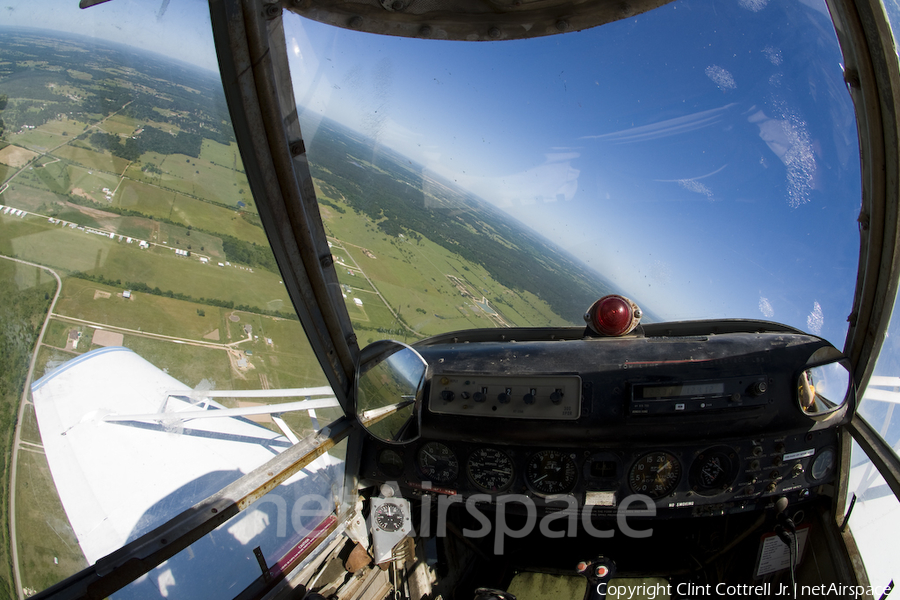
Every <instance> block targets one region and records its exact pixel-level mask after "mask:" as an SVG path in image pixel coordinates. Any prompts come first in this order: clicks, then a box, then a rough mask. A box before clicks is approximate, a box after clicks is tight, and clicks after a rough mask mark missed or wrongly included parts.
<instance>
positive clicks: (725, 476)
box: [361, 321, 854, 517]
mask: <svg viewBox="0 0 900 600" xmlns="http://www.w3.org/2000/svg"><path fill="white" fill-rule="evenodd" d="M493 331H494V332H495V333H493V334H490V333H485V334H476V335H474V336H473V335H467V337H462V336H452V335H449V336H442V337H441V338H436V339H432V340H429V341H427V342H425V343H422V344H418V345H416V346H415V348H416V350H418V351H419V353H420V354H421V355H422V357H423V358H424V359H425V360H426V362H427V363H428V372H427V378H426V383H425V386H424V389H423V391H422V393H421V394H420V398H419V399H418V400H417V406H416V417H415V418H416V419H417V423H416V426H417V427H418V431H417V433H418V436H417V437H416V439H415V441H411V442H408V443H404V444H387V443H384V442H381V441H378V440H374V439H369V440H367V442H366V444H367V446H366V449H365V452H364V453H363V456H364V458H363V465H362V471H361V474H362V476H363V478H364V479H367V480H370V481H374V482H397V484H398V485H399V486H400V487H401V488H402V489H403V490H404V493H405V494H409V495H417V494H423V493H432V494H446V495H459V496H460V497H461V498H467V497H469V496H472V495H475V494H480V495H481V496H480V497H479V499H480V500H484V499H488V501H491V500H495V499H496V498H497V497H498V496H499V495H502V494H523V495H526V496H528V497H529V498H531V499H532V500H533V501H534V502H535V504H536V505H537V506H539V507H546V508H549V509H553V508H555V507H559V506H560V503H559V500H556V501H553V499H552V497H553V496H556V495H565V496H568V497H569V498H573V499H574V501H575V502H576V503H577V504H578V505H579V507H587V506H591V507H593V514H595V515H601V516H602V515H603V514H604V513H609V514H610V515H613V514H614V513H615V510H616V507H617V506H618V505H619V504H620V503H621V502H622V501H623V500H624V499H625V498H627V497H628V496H630V495H632V494H642V495H644V496H648V497H649V498H650V499H651V500H652V502H653V503H655V505H656V513H657V515H658V516H661V517H667V516H668V517H675V516H696V515H706V514H728V513H735V512H744V511H749V510H754V509H756V508H758V507H760V506H761V505H764V504H771V502H772V500H773V497H781V496H786V497H788V498H789V500H790V501H792V502H801V501H804V500H807V499H811V498H813V497H815V496H816V495H817V493H818V491H819V490H820V487H821V486H823V485H825V484H828V483H831V482H832V481H833V479H834V473H835V470H836V464H837V461H838V429H837V428H838V425H840V424H841V423H843V422H845V421H846V419H848V418H849V416H850V415H851V413H852V410H853V408H854V402H853V394H852V390H848V393H847V394H846V396H845V397H844V398H837V399H836V400H837V401H836V402H830V401H829V400H826V399H825V398H819V399H818V403H819V405H818V407H806V408H804V406H803V405H802V403H801V399H800V398H799V397H798V396H800V395H801V390H799V383H798V382H801V381H804V379H803V378H804V377H805V376H806V373H807V370H808V369H810V368H811V367H812V366H815V365H816V364H819V363H824V362H827V361H835V360H837V359H838V358H840V355H839V354H838V353H837V351H836V350H835V349H834V348H833V347H831V346H830V344H828V342H826V341H824V340H822V339H821V338H818V337H815V336H810V335H807V334H804V333H802V332H799V331H796V330H793V329H788V328H785V327H783V326H776V325H774V324H771V323H764V322H755V321H741V322H694V323H690V324H674V325H673V324H661V325H654V326H645V327H643V328H642V329H641V330H639V331H638V332H637V333H636V334H635V335H630V336H626V337H620V338H600V337H591V336H589V335H585V334H584V332H583V330H577V332H576V330H569V329H564V330H526V329H522V330H505V331H504V332H503V333H502V334H497V333H496V330H493ZM501 335H502V338H501V337H500V336H501Z"/></svg>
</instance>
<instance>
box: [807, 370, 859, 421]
mask: <svg viewBox="0 0 900 600" xmlns="http://www.w3.org/2000/svg"><path fill="white" fill-rule="evenodd" d="M797 393H798V400H799V402H800V408H801V409H803V412H805V413H806V414H808V415H810V416H812V417H817V416H820V415H826V414H830V413H832V412H834V411H836V410H838V409H839V408H841V407H842V406H844V404H845V403H846V402H847V398H848V397H849V395H850V370H849V369H848V368H847V366H846V365H845V364H844V362H843V361H842V362H833V363H829V364H825V365H818V366H815V367H810V368H808V369H806V370H805V371H803V373H801V374H800V380H799V381H798V382H797Z"/></svg>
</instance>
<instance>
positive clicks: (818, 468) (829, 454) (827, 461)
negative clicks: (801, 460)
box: [809, 448, 835, 481]
mask: <svg viewBox="0 0 900 600" xmlns="http://www.w3.org/2000/svg"><path fill="white" fill-rule="evenodd" d="M834 458H835V453H834V449H833V448H825V449H824V450H822V451H821V452H819V454H818V456H816V458H815V460H813V463H812V467H810V469H809V475H810V477H812V479H813V481H820V480H822V479H825V478H826V477H827V476H828V475H829V474H831V468H832V467H833V466H834Z"/></svg>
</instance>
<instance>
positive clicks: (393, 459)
mask: <svg viewBox="0 0 900 600" xmlns="http://www.w3.org/2000/svg"><path fill="white" fill-rule="evenodd" d="M377 463H378V469H379V470H380V471H381V472H382V473H384V474H385V475H390V476H391V477H399V476H400V475H402V474H403V457H402V456H400V453H399V452H397V451H396V450H391V449H390V448H387V449H385V450H382V451H381V452H379V453H378V460H377Z"/></svg>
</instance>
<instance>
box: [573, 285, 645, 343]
mask: <svg viewBox="0 0 900 600" xmlns="http://www.w3.org/2000/svg"><path fill="white" fill-rule="evenodd" d="M641 316H642V313H641V309H640V308H639V307H638V305H637V304H635V303H634V302H632V301H631V300H629V299H628V298H626V297H624V296H619V295H617V294H612V295H609V296H603V297H602V298H600V299H599V300H597V301H596V302H594V303H593V304H592V305H591V307H590V308H589V309H588V311H587V312H586V313H585V315H584V320H585V321H586V322H587V324H588V327H590V328H591V329H592V330H593V331H594V332H595V333H599V334H600V335H606V336H611V337H617V336H620V335H625V334H627V333H631V332H632V331H633V330H634V328H635V327H637V326H638V323H640V322H641Z"/></svg>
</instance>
